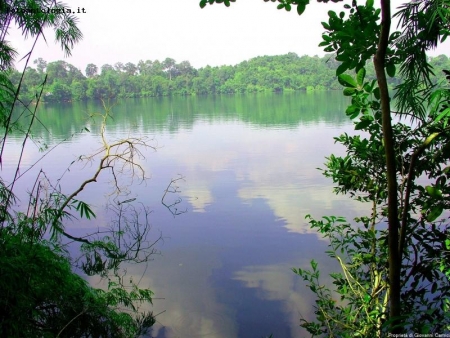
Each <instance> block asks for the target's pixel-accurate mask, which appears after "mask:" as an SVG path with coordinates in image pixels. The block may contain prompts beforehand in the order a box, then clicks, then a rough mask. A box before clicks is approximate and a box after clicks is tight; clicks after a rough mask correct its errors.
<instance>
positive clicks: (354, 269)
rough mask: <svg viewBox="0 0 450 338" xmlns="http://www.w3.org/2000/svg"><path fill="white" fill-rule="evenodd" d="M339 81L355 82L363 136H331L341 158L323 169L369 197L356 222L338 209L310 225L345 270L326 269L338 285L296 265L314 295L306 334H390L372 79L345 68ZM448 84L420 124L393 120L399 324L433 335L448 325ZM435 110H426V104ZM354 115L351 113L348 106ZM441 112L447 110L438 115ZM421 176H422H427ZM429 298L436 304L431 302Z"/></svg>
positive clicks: (354, 106)
mask: <svg viewBox="0 0 450 338" xmlns="http://www.w3.org/2000/svg"><path fill="white" fill-rule="evenodd" d="M339 81H340V82H341V84H343V85H344V86H345V87H346V88H345V89H344V91H345V90H346V89H349V88H352V89H354V92H353V93H352V94H351V95H350V96H351V97H352V103H351V105H350V107H349V109H347V114H348V115H349V117H350V118H351V119H353V120H355V122H354V123H355V129H356V130H361V131H362V132H364V134H363V135H354V136H349V135H348V134H343V135H341V136H339V137H336V138H335V140H336V142H338V143H340V144H342V145H343V146H344V147H345V148H346V155H345V156H343V157H339V156H335V155H331V156H330V157H328V158H327V162H326V169H325V170H324V171H323V173H324V175H325V176H326V177H329V178H331V179H332V180H333V182H334V183H335V184H336V187H335V192H336V193H338V194H348V195H349V196H351V197H352V198H354V199H356V200H357V201H360V202H363V203H369V204H370V206H371V210H372V212H371V214H370V215H369V216H363V217H359V218H356V222H357V224H359V225H352V224H350V223H347V222H346V221H345V220H344V219H342V218H338V217H335V216H330V217H324V218H323V220H320V221H317V220H314V219H312V218H311V217H310V216H308V217H309V218H310V224H311V227H312V228H315V229H317V230H318V231H319V232H320V233H321V234H322V235H323V236H324V237H327V238H328V239H329V240H330V251H328V255H329V256H330V257H332V258H335V259H337V260H338V261H339V263H340V265H341V268H342V272H341V273H338V274H332V275H331V276H332V278H333V280H334V281H333V284H334V285H335V292H337V293H338V294H339V295H340V297H341V299H340V300H339V301H337V300H335V299H334V297H333V295H334V293H333V291H331V290H330V289H328V288H326V287H324V286H321V284H320V280H319V276H320V274H319V270H318V268H317V264H316V263H315V262H312V263H311V264H312V270H305V269H294V272H295V273H296V274H298V275H299V276H301V277H302V278H303V279H304V280H305V281H306V282H307V283H309V284H308V286H309V288H310V289H311V291H313V292H314V293H315V294H316V296H317V300H316V310H315V313H316V318H317V320H316V321H314V322H308V321H305V320H302V326H303V327H305V328H306V329H307V330H308V331H309V332H310V333H311V334H312V335H321V334H325V335H326V336H336V337H353V336H361V337H365V336H368V335H372V334H374V333H375V332H378V333H377V334H376V335H377V336H380V335H381V336H383V335H386V334H387V333H388V332H390V331H389V330H390V328H388V324H389V314H388V311H387V310H388V307H389V303H388V300H389V291H388V290H389V286H388V285H387V283H386V280H387V279H388V255H387V245H386V243H387V229H386V225H385V217H386V215H387V209H386V206H387V194H386V190H387V179H386V172H385V167H384V163H385V162H384V161H385V160H384V156H385V155H384V146H383V139H382V131H381V130H382V129H381V128H382V126H381V113H380V102H379V97H378V96H377V95H375V93H376V87H374V84H373V83H372V82H364V70H359V72H358V73H357V75H356V79H355V78H353V77H351V76H349V75H346V74H342V75H340V76H339ZM449 103H450V90H449V89H441V90H438V91H436V92H435V93H434V95H432V96H431V99H430V100H429V101H428V102H426V104H427V107H429V108H430V113H429V118H428V119H427V121H421V123H419V124H415V125H411V124H406V123H404V122H401V121H398V122H396V123H394V124H393V128H392V131H393V133H394V135H393V137H394V139H395V140H397V142H396V163H397V166H396V167H397V172H396V177H397V181H398V186H399V191H398V193H399V199H400V208H399V212H400V214H399V218H400V219H401V220H402V230H401V237H402V240H401V242H400V248H402V253H403V264H402V268H401V281H402V291H401V299H402V303H401V313H402V328H403V329H404V330H408V331H411V332H421V333H439V332H445V331H446V330H448V329H449V328H450V317H449V316H448V301H447V299H448V297H449V296H450V282H449V278H448V271H449V270H450V265H449V263H450V261H449V259H448V257H447V256H448V255H446V254H444V255H442V253H443V252H446V251H447V249H446V248H447V246H448V243H450V242H449V236H448V224H449V218H448V217H449V216H448V214H443V211H444V210H449V209H450V203H449V201H450V187H449V186H448V184H447V181H448V179H450V171H449V170H448V168H447V167H446V164H447V162H448V159H449V158H450V156H449V155H450V154H449V152H448V150H447V149H448V144H449V142H450V129H449V128H448V118H449V117H448V114H447V111H446V110H447V107H448V104H449ZM431 107H432V108H431ZM355 112H357V113H355ZM443 112H445V114H443ZM419 178H426V182H427V183H425V184H424V183H423V180H419ZM429 304H433V305H432V307H431V308H430V306H429Z"/></svg>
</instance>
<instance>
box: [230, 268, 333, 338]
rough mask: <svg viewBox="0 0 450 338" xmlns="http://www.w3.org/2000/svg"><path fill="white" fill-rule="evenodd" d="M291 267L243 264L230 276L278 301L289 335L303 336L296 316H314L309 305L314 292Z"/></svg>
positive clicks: (262, 294) (308, 317)
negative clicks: (244, 265)
mask: <svg viewBox="0 0 450 338" xmlns="http://www.w3.org/2000/svg"><path fill="white" fill-rule="evenodd" d="M300 267H301V268H308V267H309V265H308V263H307V262H306V261H305V263H304V264H303V265H302V266H300ZM291 268H292V266H289V265H287V264H277V265H264V266H247V267H245V268H244V269H242V270H240V271H237V272H236V273H235V276H234V278H233V279H235V280H238V281H241V282H243V283H244V285H245V286H246V287H247V288H254V289H256V290H257V295H258V297H259V298H261V299H263V300H268V301H279V302H282V309H283V312H284V314H285V317H286V322H287V323H288V325H289V326H290V330H291V337H292V338H296V337H307V336H309V335H308V334H307V332H306V331H305V330H304V329H303V328H301V327H300V318H304V319H306V320H313V319H314V315H313V308H312V305H311V304H313V299H314V295H313V294H312V292H311V291H310V290H309V289H308V288H307V287H306V286H305V283H304V282H303V281H302V279H301V277H299V276H297V275H295V274H294V273H293V272H292V270H291ZM321 281H322V282H323V280H321ZM326 282H327V283H328V284H329V281H326ZM275 336H276V334H275Z"/></svg>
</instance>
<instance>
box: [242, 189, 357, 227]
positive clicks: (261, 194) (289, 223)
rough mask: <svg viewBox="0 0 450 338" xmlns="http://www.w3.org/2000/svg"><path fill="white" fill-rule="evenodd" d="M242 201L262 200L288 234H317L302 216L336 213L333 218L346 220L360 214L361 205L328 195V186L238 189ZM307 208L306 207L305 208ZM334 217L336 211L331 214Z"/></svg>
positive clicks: (345, 198) (344, 198) (344, 197)
mask: <svg viewBox="0 0 450 338" xmlns="http://www.w3.org/2000/svg"><path fill="white" fill-rule="evenodd" d="M239 197H240V198H241V199H243V200H252V199H256V198H264V199H265V200H266V202H267V204H268V205H269V206H270V208H271V209H272V210H273V212H274V214H275V215H276V216H277V217H278V218H280V219H283V220H284V221H285V222H286V225H285V227H286V228H287V229H288V230H289V231H292V232H298V233H317V232H316V231H315V230H312V229H311V228H310V225H309V223H308V221H307V220H305V216H306V215H308V214H311V215H312V216H313V217H321V216H322V215H327V214H329V213H331V212H332V210H339V214H338V215H337V216H345V217H348V219H349V220H350V219H351V218H352V217H355V216H356V214H357V212H364V211H365V208H364V207H363V204H362V203H358V202H355V201H351V200H349V199H348V197H346V196H336V195H334V194H332V193H330V188H329V187H317V188H309V189H303V188H300V186H294V185H291V186H284V187H282V188H281V189H280V188H276V187H275V186H261V185H255V186H252V187H245V188H242V189H240V190H239ZM305 206H307V208H306V207H305ZM333 214H336V211H335V212H333Z"/></svg>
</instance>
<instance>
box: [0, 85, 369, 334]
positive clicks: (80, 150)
mask: <svg viewBox="0 0 450 338" xmlns="http://www.w3.org/2000/svg"><path fill="white" fill-rule="evenodd" d="M347 103H348V102H347V98H345V97H342V95H341V93H340V92H317V93H285V94H258V95H246V96H238V95H237V96H208V97H173V98H151V99H136V100H133V99H128V100H123V101H119V102H117V103H116V104H115V105H114V106H113V107H112V110H111V112H112V116H113V119H111V120H109V122H108V126H107V132H106V136H107V138H108V139H109V140H111V141H113V140H116V139H123V138H127V137H138V138H144V137H145V138H147V141H148V143H149V144H150V145H152V146H154V147H155V148H156V151H154V150H153V149H143V150H142V152H143V155H144V156H145V158H140V159H137V160H138V162H139V164H140V165H141V166H142V167H143V168H144V169H145V171H146V174H147V176H148V177H149V179H148V180H147V181H146V182H145V183H141V184H138V183H139V182H138V181H137V180H135V181H134V182H131V181H129V180H127V179H124V180H123V181H122V183H123V184H128V183H132V185H131V186H130V187H129V192H128V194H127V195H124V196H122V197H120V198H119V199H114V198H113V196H109V197H108V195H107V194H108V193H109V192H111V191H112V190H111V185H110V184H109V183H110V181H111V179H112V177H111V176H110V175H109V174H108V173H107V172H104V173H103V174H102V175H101V176H100V179H99V180H98V182H97V183H94V184H92V185H90V186H88V187H87V188H86V190H85V191H84V192H83V193H82V194H81V195H80V196H79V197H77V198H78V199H80V200H83V201H85V202H88V203H90V204H91V205H92V206H93V209H94V211H95V212H96V214H97V218H96V219H95V220H92V221H90V222H89V221H86V220H84V219H83V220H72V221H68V223H67V225H66V226H67V228H66V229H67V230H68V231H69V232H72V233H74V234H77V235H81V234H85V233H86V232H88V231H91V232H92V231H93V230H95V229H97V228H98V227H100V228H103V227H105V226H106V225H107V224H108V222H109V221H110V220H111V219H112V217H113V214H112V213H111V212H107V211H106V208H105V206H106V203H107V202H108V201H109V202H110V203H116V202H117V200H121V201H123V200H126V199H132V198H136V200H135V201H134V203H135V204H136V205H137V206H139V203H142V205H144V206H146V207H148V208H149V210H151V211H152V212H151V213H150V216H149V217H150V223H151V225H152V230H151V231H150V237H151V239H155V240H156V239H157V238H158V237H159V236H162V240H160V241H159V242H158V243H157V244H156V246H155V248H156V249H157V250H158V251H159V254H157V255H154V256H153V261H150V262H149V263H148V264H147V266H145V265H134V266H129V267H127V278H128V277H131V278H133V279H134V280H135V281H137V280H140V286H141V287H143V288H147V287H148V288H150V289H151V290H152V291H153V292H154V293H155V300H154V304H153V307H152V308H151V309H150V310H152V311H153V312H154V313H155V314H158V313H160V314H159V315H158V316H157V317H156V319H157V323H156V325H155V327H154V329H153V331H152V336H153V337H158V338H163V337H164V338H173V337H191V338H195V337H210V338H233V337H246V338H252V337H254V338H261V337H266V336H268V335H270V334H271V333H272V334H273V335H274V337H275V338H277V337H302V336H304V334H305V333H304V331H302V329H301V328H300V327H299V323H300V321H299V320H300V318H301V316H303V317H304V318H308V319H312V305H313V298H312V294H311V293H310V291H309V290H308V289H307V288H306V286H305V284H304V283H303V282H302V280H301V278H300V277H298V276H296V275H295V274H294V273H293V272H292V271H291V268H293V267H301V268H306V267H308V266H309V262H310V260H311V259H315V260H316V261H318V262H319V267H320V268H321V269H322V270H323V276H324V277H323V282H324V283H326V282H328V281H329V279H328V278H326V276H325V275H326V272H331V271H332V270H333V271H334V270H336V269H337V268H338V267H337V265H336V264H335V262H333V261H331V260H330V259H327V258H326V255H325V254H324V252H325V250H326V249H327V241H325V240H323V239H321V238H320V236H319V235H317V234H316V233H315V232H314V231H312V230H310V229H309V225H308V223H307V222H306V221H305V216H306V215H307V214H311V215H313V216H314V217H316V218H320V217H321V216H322V215H339V216H345V217H348V218H349V219H351V218H352V217H354V216H356V215H361V214H362V213H363V210H364V207H363V206H362V205H360V204H358V203H356V202H354V201H351V200H350V199H349V198H347V197H345V196H335V195H334V194H333V192H332V187H333V184H332V182H331V181H330V180H328V179H326V178H324V177H323V176H322V175H321V172H320V171H319V170H317V169H316V168H318V167H323V163H324V162H325V157H326V156H329V155H330V154H331V153H334V154H342V153H343V149H342V148H341V147H339V146H338V145H335V144H334V140H333V137H334V136H338V135H339V134H340V133H342V132H348V133H352V125H351V123H350V121H349V120H348V119H347V118H346V116H345V114H344V111H345V108H346V106H347ZM102 111H103V107H102V105H101V103H91V102H89V103H73V104H71V105H51V106H42V107H41V108H40V109H39V115H38V116H39V119H40V121H41V122H42V124H43V125H45V128H44V127H42V126H41V125H36V126H35V128H34V131H33V133H34V135H35V136H34V140H35V143H32V142H29V143H28V144H27V147H26V151H25V156H24V159H23V164H22V168H23V169H22V172H24V171H25V169H26V168H28V167H29V166H30V165H32V164H33V163H34V162H35V161H36V160H37V159H39V157H41V156H42V155H43V154H44V153H42V152H39V151H38V146H44V145H47V146H49V147H50V148H51V147H52V146H54V145H56V144H58V143H60V144H59V146H57V147H56V148H55V149H54V150H52V152H51V153H50V154H48V155H47V156H45V157H44V158H43V159H42V160H41V161H40V162H39V163H38V164H37V165H35V166H34V167H33V169H32V170H30V171H29V172H28V173H27V174H26V175H24V177H23V178H21V179H20V180H19V181H18V183H17V186H16V188H15V189H16V193H17V192H20V193H18V195H19V197H20V198H21V201H22V202H23V204H26V202H27V200H26V194H25V192H26V191H27V190H30V189H31V187H32V185H33V183H34V180H35V178H36V174H37V172H38V171H39V170H40V169H43V170H44V171H45V173H46V174H47V176H48V177H49V178H51V179H52V180H53V181H54V182H55V185H56V183H58V184H60V185H61V187H62V192H63V193H66V194H69V193H71V192H72V191H73V190H74V189H76V187H78V186H79V185H80V184H81V183H82V182H83V181H84V180H86V179H87V178H89V177H90V176H91V175H92V173H93V172H94V171H95V169H96V162H95V159H93V161H91V162H86V161H85V162H83V163H79V162H77V159H78V158H79V156H80V155H89V154H92V153H95V150H96V149H98V148H99V147H100V146H101V139H100V136H99V130H100V129H99V127H100V124H99V122H100V121H97V122H95V123H94V122H93V121H92V120H91V119H89V115H90V114H93V113H101V112H102ZM85 127H86V129H87V130H89V132H87V131H86V130H84V131H83V132H80V131H81V130H83V128H85ZM20 146H21V139H20V138H14V137H12V138H11V139H10V140H9V143H8V148H7V154H6V156H4V162H5V164H4V166H5V168H6V169H7V170H5V172H8V173H11V172H12V171H13V169H14V166H15V165H16V163H17V158H18V154H19V149H20ZM73 161H75V162H74V163H73V164H72V165H71V163H72V162H73ZM69 166H70V170H69V171H67V170H66V169H67V168H68V167H69ZM63 174H64V175H63ZM5 177H6V176H5ZM60 177H62V179H61V180H60V181H57V180H58V179H59V178H60ZM179 177H182V178H183V179H182V180H181V179H180V180H178V181H176V182H175V183H174V184H173V185H172V188H174V187H175V186H177V187H178V189H177V192H175V193H168V194H166V196H165V201H166V202H167V204H171V203H174V202H176V201H179V203H178V204H176V206H175V208H177V209H176V211H175V213H180V214H179V215H176V216H174V215H173V213H174V208H172V209H171V210H169V209H168V208H167V207H166V206H164V205H163V204H162V203H161V198H162V197H163V195H164V191H165V189H166V188H167V186H168V185H169V183H170V182H171V180H172V179H175V178H179ZM20 204H21V203H19V208H20ZM92 282H93V283H94V285H95V280H92Z"/></svg>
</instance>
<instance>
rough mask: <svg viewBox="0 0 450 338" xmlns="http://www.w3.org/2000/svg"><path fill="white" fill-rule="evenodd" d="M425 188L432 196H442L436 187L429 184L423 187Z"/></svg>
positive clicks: (439, 197)
mask: <svg viewBox="0 0 450 338" xmlns="http://www.w3.org/2000/svg"><path fill="white" fill-rule="evenodd" d="M425 190H426V191H427V193H428V195H430V196H431V197H433V198H438V199H441V198H442V191H441V190H440V189H438V188H436V187H433V186H431V185H427V186H426V187H425Z"/></svg>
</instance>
